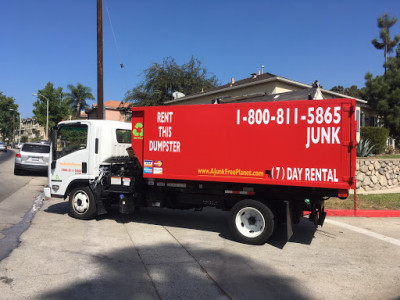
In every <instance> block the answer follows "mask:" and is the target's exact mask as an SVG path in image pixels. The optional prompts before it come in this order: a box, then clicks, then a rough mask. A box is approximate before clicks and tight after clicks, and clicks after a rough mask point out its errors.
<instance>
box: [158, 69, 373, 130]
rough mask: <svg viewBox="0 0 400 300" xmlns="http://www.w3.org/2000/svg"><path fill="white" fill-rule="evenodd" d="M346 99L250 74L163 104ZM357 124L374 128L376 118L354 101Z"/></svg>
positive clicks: (268, 75)
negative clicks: (356, 108) (356, 109)
mask: <svg viewBox="0 0 400 300" xmlns="http://www.w3.org/2000/svg"><path fill="white" fill-rule="evenodd" d="M333 98H349V96H347V95H344V94H339V93H335V92H332V91H329V90H325V89H322V88H320V86H319V83H318V81H315V82H314V83H313V84H312V85H309V84H305V83H301V82H298V81H294V80H291V79H287V78H284V77H281V76H277V75H274V74H271V73H264V74H260V72H258V74H257V73H253V74H251V77H249V78H245V79H242V80H238V81H235V79H234V78H232V79H231V81H230V82H229V83H227V84H225V85H221V86H218V87H215V88H212V89H209V90H207V91H202V92H200V93H197V94H194V95H188V96H183V97H180V98H177V99H174V100H170V101H166V102H165V104H167V105H184V104H210V103H212V102H213V101H215V100H216V99H218V101H220V102H223V103H228V102H238V101H248V102H249V101H284V100H306V99H313V100H321V99H333ZM356 103H357V107H358V116H357V117H358V120H359V121H360V122H359V123H360V125H361V126H376V125H377V124H376V123H377V117H376V114H375V113H374V112H373V111H372V109H371V108H370V107H369V106H368V105H367V101H365V100H363V99H356Z"/></svg>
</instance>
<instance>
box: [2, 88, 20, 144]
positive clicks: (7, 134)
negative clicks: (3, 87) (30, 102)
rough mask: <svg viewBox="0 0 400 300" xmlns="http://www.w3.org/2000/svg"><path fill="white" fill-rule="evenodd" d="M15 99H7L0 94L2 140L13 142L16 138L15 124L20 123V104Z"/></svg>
mask: <svg viewBox="0 0 400 300" xmlns="http://www.w3.org/2000/svg"><path fill="white" fill-rule="evenodd" d="M14 102H15V99H14V98H13V97H7V96H6V95H4V94H3V93H2V92H0V111H1V114H0V134H1V137H2V140H3V141H4V142H5V141H11V140H12V139H13V137H14V132H13V131H14V130H15V124H16V122H18V120H19V118H18V117H17V114H18V104H15V103H14Z"/></svg>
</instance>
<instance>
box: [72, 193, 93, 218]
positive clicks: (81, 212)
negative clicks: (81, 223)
mask: <svg viewBox="0 0 400 300" xmlns="http://www.w3.org/2000/svg"><path fill="white" fill-rule="evenodd" d="M69 212H70V214H71V216H72V217H74V218H76V219H81V220H89V219H93V218H94V217H95V216H96V202H95V199H94V196H93V193H92V191H91V189H90V188H89V187H87V186H82V187H77V188H75V189H73V190H72V191H71V193H70V195H69Z"/></svg>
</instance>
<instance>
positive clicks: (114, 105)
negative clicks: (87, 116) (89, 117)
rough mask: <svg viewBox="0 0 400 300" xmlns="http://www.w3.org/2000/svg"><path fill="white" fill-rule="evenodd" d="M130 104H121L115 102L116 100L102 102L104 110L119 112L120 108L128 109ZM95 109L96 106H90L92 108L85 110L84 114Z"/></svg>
mask: <svg viewBox="0 0 400 300" xmlns="http://www.w3.org/2000/svg"><path fill="white" fill-rule="evenodd" d="M129 105H130V103H128V102H123V101H116V100H108V101H106V102H104V108H108V109H113V110H119V109H121V108H123V109H126V108H128V107H129ZM95 109H97V104H92V107H90V108H87V109H86V110H85V112H86V113H90V112H91V111H93V110H95Z"/></svg>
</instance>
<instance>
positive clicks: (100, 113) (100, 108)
mask: <svg viewBox="0 0 400 300" xmlns="http://www.w3.org/2000/svg"><path fill="white" fill-rule="evenodd" d="M103 83H104V79H103V0H97V119H100V120H104V86H103Z"/></svg>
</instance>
